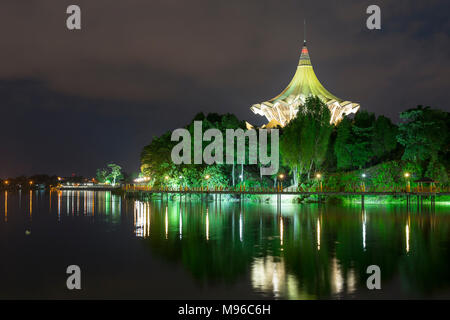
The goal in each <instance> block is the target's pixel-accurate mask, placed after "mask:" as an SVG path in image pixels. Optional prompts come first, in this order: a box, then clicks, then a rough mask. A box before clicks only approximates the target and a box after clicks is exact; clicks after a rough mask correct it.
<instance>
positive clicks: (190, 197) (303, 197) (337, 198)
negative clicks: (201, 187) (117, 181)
mask: <svg viewBox="0 0 450 320" xmlns="http://www.w3.org/2000/svg"><path fill="white" fill-rule="evenodd" d="M113 194H115V195H121V196H124V197H126V198H127V199H134V200H139V201H150V200H160V199H161V193H158V192H156V191H155V192H146V191H133V192H130V191H125V190H122V189H115V190H114V191H113ZM407 196H408V197H409V201H410V203H411V202H414V203H415V202H416V201H417V199H419V200H418V201H420V202H422V203H424V204H429V203H431V202H432V201H434V202H435V203H439V204H444V205H449V206H450V194H448V193H445V194H432V193H422V194H420V193H410V194H406V193H398V194H397V193H379V194H376V193H366V194H364V193H353V194H348V195H345V194H342V193H335V194H333V193H329V194H326V193H321V194H318V193H316V194H314V193H312V194H306V193H305V194H292V193H287V192H286V193H281V202H282V203H303V204H308V203H330V204H354V203H361V200H362V198H364V203H365V204H407ZM433 197H434V198H433ZM163 199H164V200H167V199H168V200H170V201H212V202H216V201H220V202H239V201H247V202H256V203H276V202H277V194H276V193H274V194H251V193H223V194H220V193H206V192H204V193H181V194H180V193H177V192H175V191H174V192H168V193H163Z"/></svg>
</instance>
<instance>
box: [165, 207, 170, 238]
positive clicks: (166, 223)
mask: <svg viewBox="0 0 450 320" xmlns="http://www.w3.org/2000/svg"><path fill="white" fill-rule="evenodd" d="M167 210H168V209H167V207H166V216H165V218H164V222H165V229H166V239H167V237H168V235H169V216H168V213H167Z"/></svg>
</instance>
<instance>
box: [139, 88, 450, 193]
mask: <svg viewBox="0 0 450 320" xmlns="http://www.w3.org/2000/svg"><path fill="white" fill-rule="evenodd" d="M330 117H331V115H330V111H329V109H328V107H327V106H326V105H325V104H324V103H323V102H322V101H321V100H320V99H319V98H317V97H310V98H308V99H307V101H306V103H305V105H304V106H303V107H302V109H301V111H300V112H298V114H297V116H296V118H294V119H293V120H292V121H291V122H290V123H289V124H288V125H287V126H285V127H284V128H279V129H280V169H279V172H278V174H275V175H273V176H272V177H261V176H260V174H259V165H249V164H248V145H247V150H246V151H247V152H246V161H247V162H246V163H244V164H242V165H241V164H238V163H237V162H236V161H235V163H234V164H233V165H227V164H216V165H204V164H203V165H195V164H187V165H185V164H181V165H175V164H173V162H172V161H171V150H172V148H173V146H175V145H176V144H177V143H178V142H173V141H171V132H167V133H165V134H163V135H162V136H160V137H155V138H153V140H152V141H151V143H150V144H149V145H147V146H146V147H144V149H143V151H142V153H141V171H142V173H141V175H143V176H146V177H149V178H151V179H150V181H149V184H151V185H154V186H169V187H179V186H188V187H199V186H205V185H211V186H239V185H242V184H245V185H246V186H248V187H253V186H273V185H274V184H275V183H276V180H277V179H280V176H279V174H283V175H282V176H281V177H283V180H284V181H285V185H295V186H302V187H311V186H314V185H317V180H318V179H317V177H318V176H319V175H317V173H320V177H321V178H322V179H323V182H324V183H328V184H329V185H332V186H333V188H335V189H345V190H346V189H347V187H348V186H347V184H349V183H350V184H355V183H356V180H358V181H359V180H361V173H364V175H363V176H366V174H367V184H368V186H372V187H373V188H375V189H376V188H378V187H379V186H380V185H382V184H384V185H390V186H392V187H394V186H398V185H404V182H405V180H404V176H403V174H404V173H405V172H409V173H410V174H411V176H410V177H411V179H419V178H423V177H428V178H431V179H434V180H436V181H438V182H439V183H440V184H442V185H448V169H449V159H450V157H449V155H450V151H449V148H450V136H449V133H448V132H449V128H450V114H449V113H448V112H445V111H441V110H437V109H432V108H430V107H423V106H418V107H416V108H413V109H408V110H406V111H404V112H402V113H400V119H401V121H400V123H399V124H395V123H393V122H392V121H391V120H390V119H389V118H387V117H385V116H382V115H380V116H378V117H377V116H375V114H373V113H369V112H367V111H364V110H362V111H359V112H358V113H357V114H356V115H355V116H354V117H353V118H350V117H345V118H344V119H343V120H342V121H341V122H339V124H338V125H336V126H334V125H331V124H330ZM195 120H202V122H203V132H204V131H205V130H207V129H209V128H217V129H219V130H220V131H221V132H222V133H223V135H224V136H225V130H226V129H237V128H241V129H244V130H245V129H246V126H245V122H244V121H240V120H239V119H237V118H236V117H235V116H234V115H232V114H224V115H219V114H216V113H211V114H208V115H204V114H203V113H199V114H197V115H196V116H195V118H194V119H193V120H192V121H191V123H190V124H188V125H187V126H186V128H187V129H188V130H189V131H190V132H191V136H194V135H193V127H194V121H195ZM208 144H209V142H203V149H204V148H205V147H206V146H207V145H208ZM224 150H225V146H224ZM205 177H207V178H208V179H205Z"/></svg>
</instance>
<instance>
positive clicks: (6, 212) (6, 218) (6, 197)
mask: <svg viewBox="0 0 450 320" xmlns="http://www.w3.org/2000/svg"><path fill="white" fill-rule="evenodd" d="M5 222H8V191H5Z"/></svg>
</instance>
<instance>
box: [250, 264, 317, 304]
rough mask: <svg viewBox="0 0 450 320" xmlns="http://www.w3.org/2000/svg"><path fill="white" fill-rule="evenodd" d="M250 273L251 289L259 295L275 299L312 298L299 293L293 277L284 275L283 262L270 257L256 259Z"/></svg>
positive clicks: (296, 281)
mask: <svg viewBox="0 0 450 320" xmlns="http://www.w3.org/2000/svg"><path fill="white" fill-rule="evenodd" d="M250 272H251V275H250V276H251V281H252V286H253V288H254V289H255V290H257V291H259V292H261V293H264V294H267V295H273V297H275V298H287V299H311V298H313V297H312V296H309V295H307V294H306V293H305V292H301V291H300V289H301V287H300V285H299V283H298V280H297V278H296V277H295V276H294V275H291V274H289V273H286V266H285V264H284V260H279V261H277V260H275V258H274V257H272V256H267V257H264V258H256V259H255V260H254V262H253V264H252V267H251V271H250Z"/></svg>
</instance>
